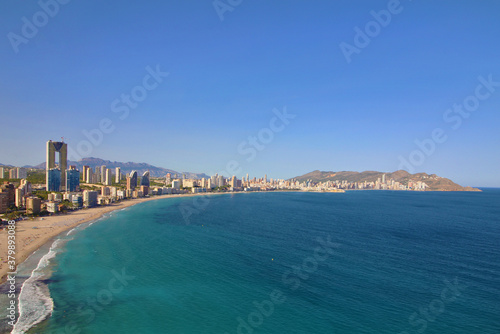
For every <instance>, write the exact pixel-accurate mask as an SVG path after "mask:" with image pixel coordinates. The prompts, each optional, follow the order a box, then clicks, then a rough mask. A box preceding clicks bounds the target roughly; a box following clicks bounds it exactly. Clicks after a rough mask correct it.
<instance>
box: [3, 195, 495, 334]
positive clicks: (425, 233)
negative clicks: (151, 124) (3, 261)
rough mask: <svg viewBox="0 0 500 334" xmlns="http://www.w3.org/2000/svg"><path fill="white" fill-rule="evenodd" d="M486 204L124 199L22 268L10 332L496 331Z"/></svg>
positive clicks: (395, 198) (489, 203) (440, 199)
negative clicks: (125, 203)
mask: <svg viewBox="0 0 500 334" xmlns="http://www.w3.org/2000/svg"><path fill="white" fill-rule="evenodd" d="M499 204H500V189H498V188H483V192H401V191H348V192H346V193H305V192H277V193H272V192H269V193H265V192H263V193H245V194H243V193H242V194H224V195H219V196H198V197H185V198H166V199H158V200H155V201H150V202H144V203H140V204H137V205H135V206H132V207H129V208H126V209H123V210H120V211H115V212H112V213H110V214H106V215H105V216H104V217H102V218H100V219H98V220H97V221H94V222H91V223H87V224H84V225H81V226H79V227H77V228H75V229H73V230H71V231H68V232H67V233H65V234H64V235H61V236H60V237H58V238H57V239H56V240H55V241H53V242H52V243H51V244H50V245H47V246H46V247H44V248H43V249H41V250H40V251H39V252H38V253H37V256H34V257H33V258H32V259H31V260H29V261H27V263H25V264H23V268H21V271H23V273H24V274H25V279H24V280H23V281H22V292H21V294H20V301H19V302H20V307H21V309H22V312H21V317H20V319H19V321H18V323H17V324H16V327H15V332H16V333H23V332H27V333H110V334H112V333H324V332H331V333H401V334H402V333H424V332H425V333H498V332H500V320H499V319H500V305H499V304H498V300H500V279H499V277H500V275H499V274H500V262H499V258H500V257H499V255H500V242H499V241H500V220H499V218H498V217H499V214H500V206H499ZM7 328H8V327H4V329H7Z"/></svg>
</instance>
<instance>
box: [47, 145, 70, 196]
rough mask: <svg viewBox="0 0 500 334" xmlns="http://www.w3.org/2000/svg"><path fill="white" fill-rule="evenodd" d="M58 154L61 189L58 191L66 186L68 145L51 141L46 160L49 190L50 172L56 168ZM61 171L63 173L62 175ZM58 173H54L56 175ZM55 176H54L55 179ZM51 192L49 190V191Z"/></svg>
mask: <svg viewBox="0 0 500 334" xmlns="http://www.w3.org/2000/svg"><path fill="white" fill-rule="evenodd" d="M56 152H58V153H59V187H58V189H61V188H64V187H65V186H66V174H65V173H64V171H65V170H66V168H67V165H68V144H66V143H64V142H56V141H52V140H49V141H48V142H47V160H46V168H45V171H46V174H47V183H46V188H47V190H48V189H49V172H50V171H51V170H54V169H55V168H56ZM61 171H63V172H62V173H61ZM55 173H56V172H55V171H54V172H52V174H55ZM54 177H55V176H52V179H54ZM48 191H49V190H48Z"/></svg>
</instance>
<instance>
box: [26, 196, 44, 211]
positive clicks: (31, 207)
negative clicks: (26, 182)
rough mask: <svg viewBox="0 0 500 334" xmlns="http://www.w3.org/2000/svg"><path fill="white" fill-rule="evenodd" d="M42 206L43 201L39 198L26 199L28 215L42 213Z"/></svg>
mask: <svg viewBox="0 0 500 334" xmlns="http://www.w3.org/2000/svg"><path fill="white" fill-rule="evenodd" d="M41 205H42V200H41V199H40V198H38V197H28V198H26V213H28V214H37V213H40V207H41Z"/></svg>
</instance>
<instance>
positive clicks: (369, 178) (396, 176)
mask: <svg viewBox="0 0 500 334" xmlns="http://www.w3.org/2000/svg"><path fill="white" fill-rule="evenodd" d="M384 174H385V178H386V180H391V179H393V180H394V181H397V182H400V183H401V184H404V185H407V184H408V182H409V181H414V182H418V181H422V182H425V183H426V184H427V185H428V186H429V188H428V189H429V190H434V191H480V190H479V189H477V188H472V187H462V186H461V185H458V184H456V183H454V182H453V181H451V180H450V179H447V178H443V177H440V176H437V175H436V174H430V175H429V174H427V173H417V174H410V173H408V172H407V171H404V170H398V171H395V172H392V173H383V172H375V171H365V172H361V173H360V172H345V171H344V172H323V171H319V170H315V171H313V172H310V173H307V174H304V175H301V176H297V177H294V178H292V179H293V180H298V181H300V182H303V181H308V180H310V181H313V182H325V181H344V180H345V181H347V182H351V183H353V182H365V181H366V182H375V181H377V179H379V178H380V179H382V175H384Z"/></svg>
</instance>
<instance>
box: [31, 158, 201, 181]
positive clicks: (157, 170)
mask: <svg viewBox="0 0 500 334" xmlns="http://www.w3.org/2000/svg"><path fill="white" fill-rule="evenodd" d="M70 165H74V166H76V168H77V169H78V170H80V171H82V170H83V166H90V167H92V168H95V167H99V166H103V165H104V166H106V167H107V168H110V169H113V168H116V167H120V169H121V172H122V173H123V174H124V173H130V172H131V171H133V170H136V171H137V173H138V174H139V175H141V174H142V173H144V172H145V171H147V170H149V174H150V175H151V176H152V177H164V176H165V175H166V174H167V173H170V174H172V177H174V174H177V177H182V175H183V174H184V175H186V178H188V179H191V178H193V179H200V178H203V177H205V178H208V177H209V176H208V175H206V174H205V173H191V172H178V171H175V170H173V169H168V168H163V167H156V166H153V165H150V164H147V163H144V162H142V163H137V162H119V161H110V160H103V159H99V158H92V157H91V158H83V159H80V160H78V161H68V166H70ZM27 167H32V168H39V169H45V162H42V163H41V164H38V165H36V166H27Z"/></svg>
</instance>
